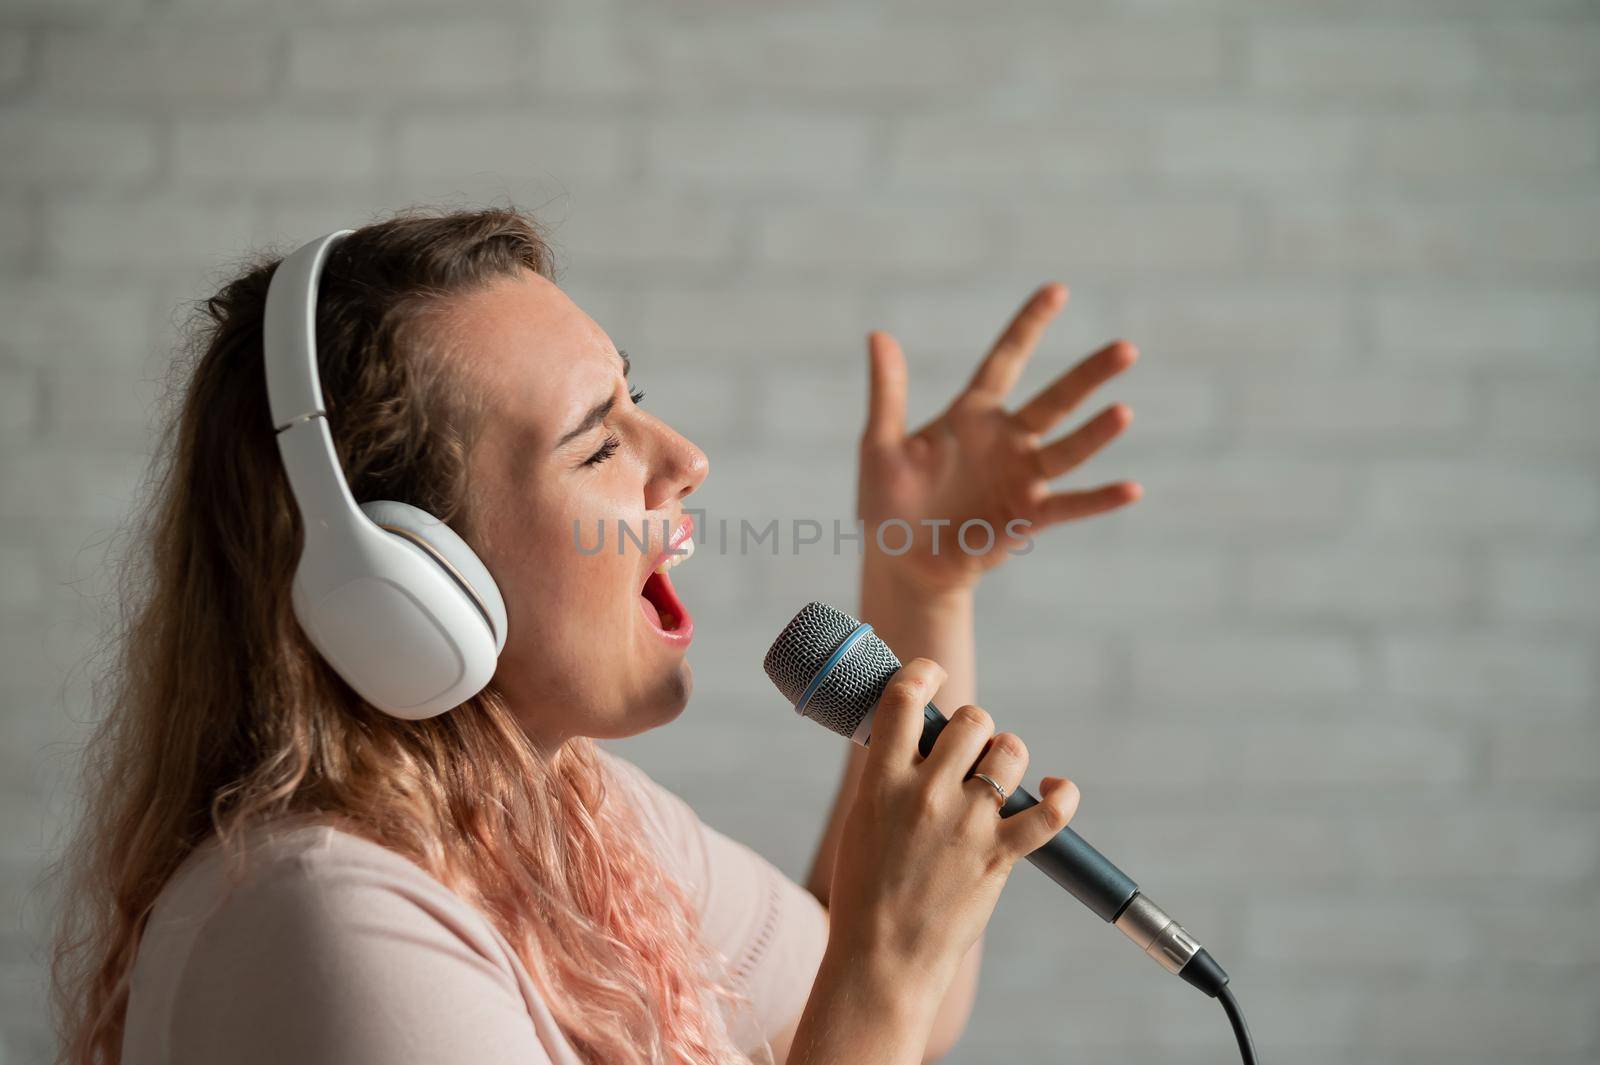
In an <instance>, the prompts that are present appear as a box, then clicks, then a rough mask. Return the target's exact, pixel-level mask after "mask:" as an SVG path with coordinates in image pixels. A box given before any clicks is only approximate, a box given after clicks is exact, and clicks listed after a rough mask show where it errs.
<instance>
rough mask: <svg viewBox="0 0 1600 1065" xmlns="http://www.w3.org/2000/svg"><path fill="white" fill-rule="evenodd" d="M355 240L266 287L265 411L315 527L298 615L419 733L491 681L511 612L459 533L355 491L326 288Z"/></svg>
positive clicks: (322, 251)
mask: <svg viewBox="0 0 1600 1065" xmlns="http://www.w3.org/2000/svg"><path fill="white" fill-rule="evenodd" d="M351 232H353V231H352V230H348V229H345V230H340V231H339V232H337V233H330V234H328V235H327V236H325V237H319V238H318V239H316V240H313V241H312V242H311V243H309V244H307V245H305V246H304V247H302V248H301V249H300V250H298V251H296V252H295V253H294V254H292V255H290V256H288V257H287V258H285V259H284V260H283V262H281V263H279V264H278V268H277V270H276V271H275V272H274V273H273V275H272V283H271V284H270V285H269V286H268V288H267V308H266V320H265V322H264V330H263V331H264V337H263V341H264V344H265V347H266V370H267V402H268V404H269V405H270V407H271V408H272V424H273V426H274V428H275V429H276V430H277V434H278V452H279V454H280V455H282V456H283V468H284V471H285V472H286V473H287V474H288V477H289V490H290V492H291V493H292V494H293V495H294V499H295V505H296V506H297V507H298V508H299V510H300V520H301V525H302V526H303V527H304V529H305V542H304V546H303V547H302V549H301V553H300V562H299V565H298V566H297V567H296V568H295V574H294V592H293V601H294V613H295V617H296V618H297V619H298V620H299V622H300V626H301V628H303V629H304V630H305V633H306V636H307V637H309V638H310V640H311V643H312V644H313V645H314V646H315V647H316V649H317V650H318V651H320V652H321V653H322V656H323V657H324V658H326V659H327V660H328V663H329V664H330V665H331V666H333V668H334V670H335V672H337V673H338V674H339V676H341V677H343V678H344V679H345V682H346V683H348V684H349V685H350V687H352V688H354V689H355V690H356V693H357V694H359V695H360V696H361V697H362V698H364V699H366V700H367V701H368V702H369V703H371V704H372V705H373V706H375V707H377V708H378V709H379V710H382V711H383V712H384V713H387V714H390V715H392V716H394V717H398V718H404V719H406V720H410V721H415V720H420V719H422V718H427V717H433V716H435V715H437V714H442V713H444V712H445V711H447V710H450V709H452V708H454V707H457V706H459V705H461V704H462V703H463V702H465V701H466V700H468V699H470V698H471V697H472V696H474V695H476V694H477V693H478V692H479V691H481V690H483V686H484V685H486V684H488V683H489V678H490V677H492V676H493V675H494V668H495V661H496V659H497V658H498V657H499V655H500V650H501V648H503V647H504V646H505V643H506V606H505V601H504V600H503V599H502V598H501V597H500V589H499V588H498V587H497V586H496V585H495V582H494V578H493V577H491V576H490V575H489V570H488V568H487V567H485V566H484V564H483V562H482V561H480V560H479V558H478V556H477V555H476V554H475V553H474V552H473V550H472V548H470V547H468V546H467V544H466V541H464V540H462V539H461V537H459V536H457V535H456V533H455V531H454V530H453V529H451V528H450V527H449V526H448V525H446V524H445V523H444V522H442V521H440V520H439V519H438V518H435V517H434V516H433V515H431V514H429V513H427V512H426V511H423V510H419V509H418V508H416V507H413V506H410V505H408V504H405V503H396V502H394V501H393V500H387V499H379V500H373V501H372V502H370V503H362V504H361V505H360V506H357V505H356V501H355V498H354V497H353V496H352V495H351V494H350V487H349V485H347V484H346V483H345V478H344V472H343V471H342V470H341V469H340V468H339V457H338V454H337V453H336V452H335V451H334V449H333V434H332V433H331V432H330V431H329V429H328V418H327V412H326V411H325V410H324V409H323V406H322V382H321V380H320V379H319V377H318V374H317V324H316V322H317V280H318V278H319V277H320V276H321V274H322V266H323V263H324V262H325V261H326V259H327V256H328V249H329V248H331V247H332V246H333V245H334V244H335V243H336V242H337V241H339V240H340V239H342V238H343V237H345V236H346V235H348V234H349V233H351Z"/></svg>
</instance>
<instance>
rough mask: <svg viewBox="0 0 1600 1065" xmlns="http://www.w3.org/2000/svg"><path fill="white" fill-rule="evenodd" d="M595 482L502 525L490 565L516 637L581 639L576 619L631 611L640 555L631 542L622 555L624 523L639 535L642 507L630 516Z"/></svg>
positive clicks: (529, 507) (504, 518)
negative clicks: (627, 597)
mask: <svg viewBox="0 0 1600 1065" xmlns="http://www.w3.org/2000/svg"><path fill="white" fill-rule="evenodd" d="M592 480H593V481H594V482H595V483H585V484H583V485H581V486H578V487H577V488H575V489H574V490H570V491H565V492H559V493H549V494H546V495H543V496H541V497H539V498H537V499H534V500H530V501H529V502H527V503H524V504H521V505H520V506H519V507H517V508H513V509H509V510H507V511H505V512H503V513H502V515H501V517H500V519H499V521H498V522H497V525H496V528H495V530H494V539H493V542H494V543H495V545H496V547H497V550H496V552H495V555H496V560H495V561H490V560H488V559H485V562H486V563H487V564H488V565H489V567H490V571H491V572H493V573H494V574H495V579H496V581H497V582H498V583H499V584H500V585H501V589H500V590H501V592H502V593H503V594H504V596H505V598H506V609H507V612H508V614H509V620H510V622H511V626H512V629H513V638H515V635H516V630H517V629H518V628H519V627H521V628H522V631H523V632H525V633H526V632H529V631H530V630H533V631H538V632H539V635H540V638H542V639H551V638H555V639H558V640H559V639H561V638H563V637H569V636H582V635H583V633H582V632H579V631H575V630H576V627H575V626H573V625H572V624H571V621H572V620H574V619H577V618H585V617H589V618H592V617H596V616H604V615H606V614H608V613H614V612H616V611H617V609H618V608H619V606H621V605H626V604H625V603H624V602H623V599H624V597H623V596H622V595H621V594H620V593H622V592H624V591H626V590H627V588H628V587H629V586H631V584H633V583H634V582H635V581H636V578H637V575H638V573H639V569H640V556H639V550H638V549H637V548H636V547H635V546H634V545H633V544H632V542H631V541H630V542H628V543H626V544H625V545H624V548H623V551H622V552H621V553H620V554H619V553H618V551H617V540H618V535H617V530H618V523H619V522H623V523H627V524H628V525H629V526H630V528H633V529H637V528H639V527H640V523H641V521H642V520H643V508H642V506H640V505H639V504H638V503H637V501H635V502H634V505H633V506H632V508H631V509H630V507H629V506H628V505H627V503H626V502H625V501H624V500H623V499H621V498H618V495H617V490H616V487H615V486H612V485H606V484H602V483H599V480H600V479H598V478H595V479H592ZM597 545H598V549H597ZM563 618H565V619H568V623H567V624H566V625H565V626H563V625H561V624H560V623H561V621H562V619H563ZM519 622H520V623H521V624H520V626H519ZM562 629H565V630H566V631H560V630H562ZM552 630H555V631H552Z"/></svg>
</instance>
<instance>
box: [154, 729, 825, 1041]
mask: <svg viewBox="0 0 1600 1065" xmlns="http://www.w3.org/2000/svg"><path fill="white" fill-rule="evenodd" d="M604 758H605V761H606V764H608V765H610V766H611V767H613V769H614V770H615V772H614V773H613V774H612V776H613V777H614V778H615V779H616V780H617V781H618V782H619V783H621V784H622V785H623V789H622V790H623V791H624V792H625V793H626V794H628V795H629V796H630V797H631V798H632V799H633V800H634V801H635V803H636V805H637V806H638V808H639V811H640V813H641V814H642V816H643V821H644V824H645V825H646V826H648V829H649V832H650V834H651V835H652V836H653V838H654V839H655V840H656V841H657V842H658V843H659V847H658V848H657V849H658V850H659V852H660V855H661V859H662V862H663V864H664V865H665V866H666V868H667V870H668V871H669V872H670V873H671V874H672V875H674V876H675V877H677V878H678V879H679V880H680V882H681V883H682V884H683V886H684V888H685V890H686V891H687V893H688V896H689V898H690V900H691V901H692V902H693V904H694V906H695V908H696V910H697V911H698V913H699V915H700V921H701V929H702V935H703V936H704V938H705V939H706V940H707V942H708V943H709V944H710V945H711V946H712V947H713V948H714V949H715V950H717V951H719V952H721V954H722V955H723V956H724V957H726V958H728V959H730V962H729V965H730V969H731V973H730V979H731V980H732V981H733V982H734V983H735V985H736V986H738V987H739V988H740V989H741V990H743V991H744V992H745V993H746V994H747V995H748V996H749V997H750V999H751V1003H752V1005H751V1007H749V1008H747V1009H745V1010H734V1011H729V1012H728V1013H724V1014H720V1015H719V1016H720V1017H721V1023H723V1024H724V1025H726V1030H727V1031H728V1032H729V1034H730V1035H731V1036H732V1038H733V1040H734V1043H735V1045H737V1046H739V1047H741V1048H743V1049H745V1050H746V1052H747V1053H753V1052H754V1051H755V1050H756V1049H757V1048H759V1047H761V1046H762V1045H763V1044H764V1042H765V1041H766V1040H767V1039H768V1038H770V1037H771V1036H772V1035H774V1034H776V1033H777V1032H779V1031H781V1030H782V1029H783V1028H785V1027H786V1026H788V1025H789V1024H790V1023H792V1022H793V1021H794V1019H795V1018H796V1017H798V1016H799V1015H800V1011H801V1009H802V1007H803V1006H804V1005H805V1001H806V998H807V996H808V995H809V994H810V992H811V983H812V980H813V979H814V978H815V976H816V972H817V966H818V964H819V962H820V961H821V958H822V951H823V947H824V946H825V945H826V942H827V935H828V927H827V916H826V914H825V912H824V911H823V909H822V907H821V906H820V905H819V904H818V903H817V901H816V899H814V898H813V897H812V896H811V895H810V894H808V893H807V892H806V891H804V890H803V889H801V888H800V887H799V886H798V885H796V884H795V883H794V882H793V881H792V880H790V879H789V878H788V877H786V876H784V875H783V874H782V873H781V872H779V871H778V870H777V869H776V868H775V867H774V866H773V865H772V864H771V863H770V862H768V861H766V860H765V859H764V858H762V857H760V856H759V855H757V854H756V853H755V852H754V851H752V850H750V849H749V848H748V847H746V846H744V845H743V844H741V843H737V842H735V841H733V840H731V839H729V838H728V837H726V836H724V835H722V834H721V833H720V832H717V831H716V830H715V829H712V828H710V827H709V826H707V825H705V824H704V823H702V822H701V820H700V819H699V818H698V817H697V816H696V815H695V813H694V811H693V810H692V809H690V808H689V806H688V805H687V804H686V803H684V801H683V800H682V799H680V798H678V797H677V796H676V795H674V794H672V793H671V792H669V791H667V790H666V789H665V788H663V787H661V786H660V785H659V784H657V783H655V781H653V780H651V779H650V778H649V777H648V776H646V775H645V773H644V772H643V771H642V770H640V769H639V768H638V767H636V766H634V765H633V764H632V763H630V762H628V761H626V760H624V759H622V758H621V757H619V756H617V755H614V754H609V753H606V754H604ZM251 855H252V857H251V861H250V863H249V866H248V868H249V870H250V871H249V874H248V875H247V878H246V879H245V881H244V882H243V883H242V884H240V885H239V886H238V887H237V888H236V889H234V890H233V891H232V892H231V893H228V894H227V895H226V898H224V899H223V900H222V903H221V905H220V906H219V905H217V902H218V899H219V898H220V897H222V896H221V888H222V885H223V879H222V873H223V870H222V861H221V858H222V856H221V854H220V853H219V852H218V851H217V850H216V848H215V847H212V846H205V847H202V848H200V849H199V850H198V851H196V852H195V854H194V855H192V856H191V857H190V858H189V860H188V861H187V862H185V863H184V865H183V866H182V867H180V869H179V870H178V872H177V873H176V874H175V875H174V876H173V877H172V879H171V880H169V881H168V883H167V885H166V886H165V887H164V888H163V889H162V891H161V894H160V896H159V898H158V899H157V900H156V905H155V908H154V910H153V912H152V913H151V917H150V921H149V924H148V926H147V928H146V930H145V933H144V936H143V938H142V940H141V941H140V944H139V952H138V956H137V958H136V959H135V963H134V968H133V983H132V988H131V991H130V997H129V1002H128V1021H127V1030H126V1034H125V1037H124V1040H123V1057H122V1060H123V1062H124V1063H125V1065H185V1063H191V1062H192V1063H201V1062H204V1063H207V1065H210V1063H214V1062H228V1063H230V1065H256V1063H261V1065H266V1063H269V1062H271V1063H273V1065H277V1063H281V1062H292V1063H294V1065H334V1063H339V1065H424V1063H427V1065H457V1063H459V1065H467V1063H471V1065H481V1063H484V1062H515V1063H519V1065H544V1063H550V1065H577V1062H578V1060H579V1059H578V1057H577V1055H576V1054H575V1053H574V1052H573V1050H572V1048H571V1046H570V1045H569V1044H568V1043H567V1041H566V1039H565V1038H564V1037H563V1036H562V1034H561V1031H560V1029H559V1028H558V1027H557V1026H556V1023H555V1020H554V1019H553V1018H552V1016H551V1015H550V1011H549V1009H548V1008H547V1007H546V1006H545V1004H544V1002H543V1000H542V999H541V997H540V994H539V992H538V990H537V989H536V988H535V985H534V982H533V980H532V978H531V977H530V976H529V974H528V971H527V969H526V967H524V966H523V964H522V962H521V961H519V960H518V958H517V956H516V954H515V953H514V952H513V950H512V949H511V945H510V944H509V943H508V942H507V941H506V940H505V938H504V937H503V936H501V935H500V933H499V932H497V931H495V929H494V927H493V925H491V924H490V923H489V921H488V919H487V918H485V917H484V916H483V915H482V914H481V913H480V912H479V911H478V910H477V909H475V908H474V907H472V906H471V905H469V904H468V903H467V902H466V900H464V899H462V898H461V897H460V896H459V895H457V894H455V893H454V892H452V891H450V890H449V889H447V888H446V887H445V886H444V885H442V884H440V883H439V882H438V881H437V880H435V879H433V878H432V877H431V876H429V875H428V874H427V873H425V872H423V870H422V869H421V868H420V867H419V866H417V865H415V864H413V863H412V862H411V861H410V860H408V859H406V858H404V857H402V856H400V855H399V854H397V853H395V852H394V851H391V850H389V849H388V848H386V847H382V846H380V845H378V844H376V843H372V842H371V841H368V840H365V839H362V838H360V837H358V836H354V835H351V834H349V833H345V832H341V831H339V830H337V829H334V828H332V827H328V826H322V825H318V826H303V827H299V828H294V829H291V830H288V831H286V832H280V833H276V834H274V835H272V836H271V837H270V838H265V837H263V840H262V841H260V842H257V843H255V844H253V849H252V852H251Z"/></svg>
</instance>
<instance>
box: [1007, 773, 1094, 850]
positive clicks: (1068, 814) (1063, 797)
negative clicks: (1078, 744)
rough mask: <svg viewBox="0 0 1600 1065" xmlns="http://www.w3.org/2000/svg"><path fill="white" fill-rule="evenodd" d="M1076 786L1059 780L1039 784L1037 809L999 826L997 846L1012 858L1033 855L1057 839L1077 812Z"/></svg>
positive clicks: (1028, 809)
mask: <svg viewBox="0 0 1600 1065" xmlns="http://www.w3.org/2000/svg"><path fill="white" fill-rule="evenodd" d="M1081 797H1082V796H1080V795H1079V794H1078V785H1076V784H1074V783H1073V782H1072V781H1070V780H1066V779H1064V778H1062V777H1045V778H1044V779H1043V780H1041V781H1040V782H1039V805H1037V806H1030V807H1028V808H1027V809H1026V810H1023V811H1022V812H1021V813H1018V814H1012V815H1011V816H1010V817H1008V818H1006V819H1005V820H1004V821H1001V822H1000V828H999V830H998V833H997V836H998V838H999V840H1000V845H1001V846H1002V847H1004V848H1005V849H1006V850H1007V851H1008V852H1010V854H1011V855H1012V856H1013V857H1014V858H1022V857H1024V856H1026V855H1029V854H1032V853H1033V852H1034V851H1036V850H1038V849H1039V848H1040V847H1042V846H1044V845H1045V844H1046V843H1049V842H1050V841H1051V840H1052V839H1055V838H1056V834H1057V833H1058V832H1060V831H1061V830H1062V829H1063V828H1066V827H1067V824H1068V823H1069V822H1070V821H1071V820H1072V818H1073V815H1074V814H1076V813H1077V812H1078V801H1079V799H1080V798H1081Z"/></svg>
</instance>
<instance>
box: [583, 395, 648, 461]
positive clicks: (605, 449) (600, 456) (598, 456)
mask: <svg viewBox="0 0 1600 1065" xmlns="http://www.w3.org/2000/svg"><path fill="white" fill-rule="evenodd" d="M628 398H629V399H631V400H633V405H634V406H635V407H637V406H638V405H639V404H640V403H643V402H644V392H643V391H641V390H640V389H637V388H635V389H633V390H632V391H630V392H629V393H628ZM621 446H622V441H621V440H618V439H617V438H616V437H615V436H608V437H606V439H605V442H604V443H602V444H601V445H600V448H599V450H598V451H596V452H595V453H594V454H593V455H590V456H589V457H588V458H586V459H584V460H583V464H584V465H585V466H598V465H600V464H601V463H602V462H604V461H605V460H606V459H608V458H610V457H611V456H612V455H615V454H616V453H617V448H619V447H621Z"/></svg>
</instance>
